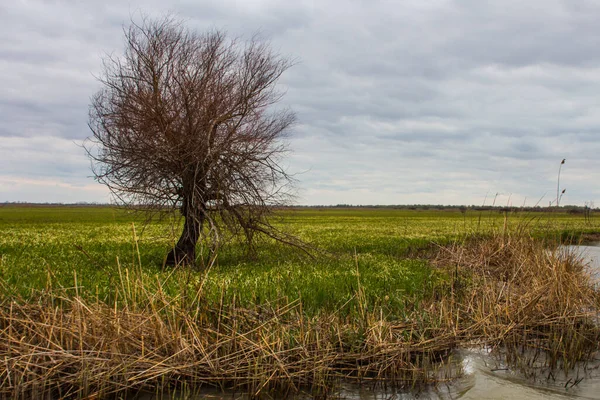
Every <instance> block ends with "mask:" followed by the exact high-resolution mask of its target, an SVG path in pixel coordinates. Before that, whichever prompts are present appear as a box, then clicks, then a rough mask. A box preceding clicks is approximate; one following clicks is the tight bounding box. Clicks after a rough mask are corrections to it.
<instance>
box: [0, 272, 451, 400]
mask: <svg viewBox="0 0 600 400" xmlns="http://www.w3.org/2000/svg"><path fill="white" fill-rule="evenodd" d="M128 276H133V274H128ZM133 279H135V278H133ZM136 283H139V282H135V281H127V282H123V285H122V287H123V288H127V287H135V286H136ZM137 287H138V288H139V286H137ZM117 298H118V300H115V303H114V304H112V305H109V304H106V303H103V302H89V301H87V300H85V299H83V298H81V297H78V296H65V295H64V294H63V293H60V291H54V290H48V291H44V292H42V293H39V295H38V297H37V298H36V299H35V300H33V299H28V300H27V301H20V300H19V299H13V300H9V299H7V298H5V299H3V301H2V303H1V304H0V354H2V355H3V363H2V365H1V367H0V397H2V398H11V399H28V398H107V397H110V396H113V395H117V394H118V395H122V393H125V392H127V393H133V392H135V391H139V390H151V391H163V390H172V389H177V388H180V387H188V388H189V387H192V388H195V389H201V388H202V387H205V386H210V387H217V388H220V389H224V390H226V389H227V390H234V391H238V392H243V393H246V394H247V395H249V396H250V397H252V398H258V397H261V396H262V395H265V394H268V395H271V396H273V395H275V396H278V397H282V396H285V395H287V394H291V393H298V392H299V391H304V390H307V391H308V392H309V393H312V394H313V395H314V396H324V395H326V394H327V393H328V392H329V391H330V390H331V387H332V385H335V382H337V381H340V380H344V381H354V382H370V383H373V382H386V383H387V384H390V385H393V386H395V387H416V386H420V385H424V384H429V383H433V382H435V381H437V380H438V379H439V375H438V374H437V373H436V370H437V369H438V368H440V366H439V365H440V361H441V360H442V359H443V358H444V356H445V355H446V354H447V353H448V351H449V350H450V349H452V348H454V346H455V345H456V342H455V334H454V332H453V331H451V330H448V329H445V328H444V327H443V326H441V325H442V324H439V323H438V324H437V325H440V326H441V327H438V328H435V329H434V328H432V327H431V326H429V325H427V326H425V325H423V324H421V323H420V322H419V321H420V319H419V318H414V319H412V320H407V321H404V322H398V321H395V322H390V321H386V320H385V318H384V317H383V316H382V314H381V313H374V312H365V313H364V314H362V315H361V318H359V319H355V320H348V318H347V317H343V318H342V317H341V316H340V315H336V314H335V313H323V314H320V315H316V316H312V317H309V316H307V315H306V314H305V313H304V312H303V310H302V303H301V301H300V300H296V301H291V302H290V301H288V300H287V299H280V300H279V301H277V302H275V303H272V304H268V305H262V306H256V307H253V308H250V309H248V308H243V307H239V306H237V305H236V303H235V300H234V301H233V302H231V303H223V302H221V304H216V305H212V306H211V305H208V304H206V302H204V301H203V298H202V296H201V294H200V293H198V294H197V295H196V296H193V300H190V299H183V298H172V297H168V296H166V295H165V294H164V293H163V292H161V291H157V292H154V293H151V292H146V293H145V297H143V298H142V297H140V293H139V292H138V293H136V299H135V301H133V298H132V296H131V293H129V292H127V291H125V292H119V295H118V296H117ZM140 300H141V301H140ZM354 301H362V300H361V298H360V294H357V295H356V296H355V298H354ZM363 309H366V307H363ZM429 322H430V321H428V323H429Z"/></svg>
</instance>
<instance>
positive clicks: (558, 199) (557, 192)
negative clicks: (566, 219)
mask: <svg viewBox="0 0 600 400" xmlns="http://www.w3.org/2000/svg"><path fill="white" fill-rule="evenodd" d="M566 160H567V159H566V158H563V159H562V161H561V162H560V165H559V166H558V181H557V183H556V208H558V206H559V202H560V197H559V193H560V170H561V169H562V166H563V164H564V163H565V161H566Z"/></svg>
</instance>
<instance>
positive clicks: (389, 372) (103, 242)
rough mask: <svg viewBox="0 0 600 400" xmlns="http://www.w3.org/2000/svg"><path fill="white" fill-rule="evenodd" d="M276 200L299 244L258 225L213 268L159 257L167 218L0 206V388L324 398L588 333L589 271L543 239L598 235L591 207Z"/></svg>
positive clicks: (570, 347)
mask: <svg viewBox="0 0 600 400" xmlns="http://www.w3.org/2000/svg"><path fill="white" fill-rule="evenodd" d="M274 217H275V220H274V222H275V224H276V225H277V227H278V228H280V229H282V230H285V231H287V232H289V233H292V234H295V235H297V236H298V237H300V238H301V239H302V240H304V241H305V242H306V243H309V244H310V245H311V246H312V248H313V250H312V251H311V253H312V255H313V256H312V257H310V256H308V255H306V254H304V253H303V252H301V251H299V250H296V249H293V248H290V247H285V246H283V245H281V244H278V243H276V242H273V241H269V240H264V241H263V242H262V243H259V246H258V253H257V254H256V255H255V256H254V257H253V258H252V259H249V258H248V257H247V254H246V251H245V249H244V247H243V246H242V245H241V243H240V242H239V241H236V239H235V238H233V239H232V241H231V242H230V243H229V244H228V245H226V246H223V247H222V248H221V249H220V251H219V253H218V258H217V260H216V262H215V263H214V265H212V267H211V268H209V269H204V270H202V269H200V268H198V269H192V268H177V269H172V268H168V267H167V268H163V260H164V258H165V255H166V254H167V252H168V250H169V249H170V247H171V246H173V243H174V241H175V240H176V239H177V237H178V234H179V231H180V225H179V224H178V223H172V222H169V221H168V220H163V221H152V222H150V223H144V220H143V219H142V218H141V217H140V216H136V215H132V214H129V213H127V212H125V211H123V210H117V209H114V208H110V207H66V206H65V207H48V206H46V207H42V206H29V207H25V206H21V207H14V206H3V207H0V290H1V292H0V357H1V358H2V359H3V360H4V363H3V367H1V368H0V397H2V398H16V399H19V398H23V399H28V398H42V397H43V398H113V397H114V395H118V396H125V397H126V396H127V393H133V394H135V393H136V392H137V391H138V390H150V391H156V392H157V393H161V392H162V391H163V390H167V393H168V390H171V389H173V388H189V389H190V390H192V391H196V390H201V388H202V387H203V385H208V386H213V387H218V388H220V389H222V390H227V389H234V390H236V391H238V392H239V391H242V392H244V393H247V394H248V395H249V396H250V397H252V398H260V397H261V396H262V395H266V396H267V398H280V397H282V396H284V395H285V394H294V393H298V392H299V391H304V392H307V393H310V394H311V395H314V397H315V398H326V397H327V396H328V394H332V393H333V396H335V392H332V391H331V387H332V386H335V385H336V382H339V381H340V380H345V381H347V380H350V381H352V382H359V383H360V382H363V381H364V379H368V380H371V381H373V382H376V381H379V382H386V385H388V384H389V385H390V387H398V388H415V387H421V386H422V385H428V384H435V383H438V382H439V380H440V379H442V380H445V379H448V378H453V377H456V375H457V374H460V369H456V368H452V367H450V370H448V371H447V372H439V371H440V369H443V368H445V365H450V364H449V363H450V362H451V357H449V356H450V355H451V354H452V351H453V350H454V349H456V348H457V347H460V346H462V345H465V344H466V345H468V346H472V345H473V343H481V344H482V345H485V346H488V348H492V347H493V348H496V349H503V350H502V351H503V354H504V357H505V359H506V360H508V362H509V364H510V366H511V368H514V369H515V370H519V369H520V370H522V371H524V372H525V374H526V375H527V376H536V375H540V376H550V373H549V372H548V371H550V372H552V371H555V370H557V369H560V370H563V371H565V374H568V372H569V371H570V370H572V369H573V367H574V366H575V365H578V364H577V363H579V362H582V361H583V362H586V361H587V360H589V359H590V358H591V357H593V354H595V352H596V351H598V350H599V343H600V328H599V327H598V325H597V323H594V322H592V321H596V319H597V315H598V309H600V293H598V290H597V285H596V284H595V283H594V281H592V280H591V277H590V275H589V274H588V272H587V269H586V267H585V265H584V263H582V261H581V258H580V257H579V256H578V255H577V254H575V253H564V252H562V251H560V250H559V249H558V247H557V243H558V242H559V241H560V240H565V239H568V238H571V239H574V240H578V238H581V237H584V236H582V234H585V233H588V234H592V233H593V234H596V235H595V237H597V233H598V232H600V226H599V224H598V223H597V222H596V220H595V219H593V218H592V219H591V221H590V220H588V221H586V220H585V219H584V218H583V216H582V215H581V214H568V213H566V212H557V211H555V212H545V213H542V212H535V213H525V212H504V211H499V210H494V211H489V210H488V211H475V210H467V211H466V212H464V213H462V212H460V211H459V210H421V211H419V210H397V209H383V208H380V209H337V208H327V209H312V208H310V209H309V208H301V209H297V210H281V211H278V212H277V213H276V214H275V216H274ZM590 236H594V235H590ZM540 239H543V240H540ZM205 247H206V246H205ZM200 253H202V244H200ZM204 253H206V251H204ZM524 348H527V349H528V352H527V353H523V349H524ZM540 352H543V353H544V354H545V356H544V359H545V360H546V362H545V364H544V365H542V366H540V367H538V366H537V365H538V364H536V363H535V360H536V359H537V357H538V354H540ZM523 354H530V355H532V356H533V358H532V359H530V358H527V357H524V356H523ZM565 376H566V375H565ZM111 396H112V397H111ZM191 398H193V397H191Z"/></svg>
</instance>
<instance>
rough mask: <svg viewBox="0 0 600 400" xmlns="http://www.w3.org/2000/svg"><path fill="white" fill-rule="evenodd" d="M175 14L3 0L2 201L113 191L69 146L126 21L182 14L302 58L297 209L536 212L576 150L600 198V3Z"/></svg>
mask: <svg viewBox="0 0 600 400" xmlns="http://www.w3.org/2000/svg"><path fill="white" fill-rule="evenodd" d="M168 7H169V8H165V6H164V5H163V3H162V2H160V1H158V0H149V1H132V2H130V3H122V2H118V1H116V0H106V1H102V2H75V1H67V0H64V1H61V0H52V1H50V0H48V1H43V0H38V1H31V2H6V3H4V4H0V86H1V87H2V88H3V90H2V91H0V120H1V121H2V124H1V125H0V201H3V200H29V201H45V200H44V197H46V198H55V199H61V198H62V199H63V200H62V201H76V200H83V199H85V200H88V201H89V200H90V199H92V198H94V196H96V197H98V198H99V199H100V200H102V199H105V198H106V192H105V191H103V190H104V189H103V188H102V187H101V186H98V185H96V186H94V185H95V184H94V182H93V181H92V180H91V179H89V178H88V176H89V175H90V172H89V162H88V160H87V159H86V158H85V156H84V155H83V151H82V149H81V148H80V147H78V146H77V145H75V144H74V142H76V143H80V142H81V141H82V140H83V139H85V137H86V136H88V135H89V132H88V129H87V126H86V122H87V107H88V102H89V98H90V96H91V95H92V94H93V93H94V92H95V91H96V90H98V88H99V85H98V83H97V81H96V80H95V78H94V75H95V74H98V73H99V71H100V69H101V61H100V60H101V57H102V55H103V54H106V53H114V54H119V52H121V51H122V48H123V44H122V25H123V24H127V23H128V22H129V20H130V18H132V17H133V18H134V19H135V18H139V13H140V12H145V13H147V14H149V15H151V16H152V15H161V14H164V13H166V12H169V11H171V12H174V13H177V14H179V15H180V16H182V17H183V18H185V19H186V20H187V24H188V26H190V27H191V28H193V29H198V30H205V29H210V28H214V27H217V28H223V29H226V30H227V31H228V32H229V33H230V34H231V35H233V36H244V37H248V36H250V35H252V34H253V33H256V32H261V34H262V35H263V36H265V37H269V38H270V40H271V42H272V45H273V47H275V48H276V49H277V50H278V51H280V52H281V53H282V54H284V55H289V56H290V57H293V58H294V59H297V60H298V63H297V65H295V66H294V67H293V68H292V69H290V70H289V71H288V72H287V73H286V74H285V75H284V77H283V81H282V88H283V89H284V90H285V91H286V92H287V93H286V96H285V97H284V99H283V101H282V106H289V107H291V108H292V109H294V110H295V111H296V112H297V114H298V119H299V124H298V125H297V126H296V129H295V131H294V135H293V136H292V138H291V140H290V147H291V148H292V150H293V154H292V155H291V156H290V158H289V159H288V160H287V161H286V163H287V165H288V167H289V170H290V172H299V173H298V175H297V178H298V179H299V188H298V189H299V194H300V201H301V202H302V203H305V204H328V203H334V204H335V203H356V204H359V203H363V204H367V203H379V204H390V203H455V204H458V203H481V202H482V201H483V200H484V198H485V197H486V195H488V194H489V193H492V194H495V193H502V195H501V197H502V196H504V197H503V198H502V201H511V202H513V203H514V204H521V203H522V202H523V201H524V200H525V198H527V199H528V200H527V202H528V203H529V204H531V203H535V202H537V201H538V199H539V198H541V197H542V196H544V193H552V192H553V191H554V190H555V186H554V185H555V179H556V173H557V171H556V170H557V167H558V163H559V162H560V160H561V159H562V158H564V157H566V158H567V164H566V165H565V166H564V170H563V178H562V182H563V183H564V185H565V187H567V189H568V190H567V195H566V197H565V198H564V200H563V203H564V202H566V203H579V204H582V203H583V202H584V201H589V200H594V199H598V198H599V197H600V189H596V188H595V187H594V186H593V185H590V182H595V181H597V179H598V178H600V161H599V160H598V157H597V154H599V153H600V144H599V143H598V141H597V137H598V136H597V135H598V132H599V130H600V111H599V108H598V104H597V103H598V101H597V94H598V93H600V51H598V49H600V27H599V26H598V24H597V20H598V17H600V4H598V3H597V2H594V1H585V0H562V1H560V0H550V1H548V0H534V1H528V2H526V3H523V2H522V1H517V0H506V1H502V2H494V1H481V0H467V1H451V0H432V1H426V2H424V1H417V0H413V1H405V2H401V3H398V2H396V1H391V0H389V1H384V0H377V1H358V0H356V1H341V0H339V1H330V2H309V1H295V2H288V1H277V0H252V1H244V2H236V1H233V0H226V1H222V2H212V1H192V0H181V1H176V2H174V3H172V5H169V6H168ZM19 182H20V183H19ZM24 182H26V183H24ZM47 182H55V183H56V184H54V185H48V184H45V183H47ZM61 185H62V186H61ZM19 196H20V197H19ZM61 196H63V197H61ZM74 196H78V197H80V198H74ZM547 197H550V198H551V197H552V196H551V195H547ZM533 199H535V200H533ZM544 201H547V199H546V200H544ZM530 202H531V203H530ZM543 204H546V203H543Z"/></svg>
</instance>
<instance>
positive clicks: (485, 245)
mask: <svg viewBox="0 0 600 400" xmlns="http://www.w3.org/2000/svg"><path fill="white" fill-rule="evenodd" d="M435 263H436V264H438V265H440V266H444V268H448V269H449V271H451V273H452V275H453V279H452V284H451V287H450V288H449V290H448V291H449V292H450V295H449V296H447V297H446V298H445V303H446V306H447V307H448V308H451V309H452V312H451V314H452V315H454V318H456V320H457V321H459V322H458V324H459V325H460V326H461V327H463V329H464V331H465V333H466V337H465V339H467V340H476V341H479V342H481V343H484V344H486V345H488V346H491V347H493V348H496V349H499V350H501V351H502V354H503V356H505V357H506V361H507V362H508V363H509V365H511V366H512V367H515V368H518V369H520V370H521V371H522V372H525V373H526V374H528V375H532V376H535V375H537V374H538V373H539V372H540V371H545V374H547V375H546V376H552V371H555V370H557V369H561V370H563V371H565V372H568V371H569V370H570V369H572V368H573V367H575V365H576V364H577V363H578V362H580V361H586V360H589V359H590V358H591V357H592V355H593V353H594V352H596V351H597V350H598V349H599V343H600V326H599V324H598V309H599V305H600V296H599V293H598V290H597V289H596V284H595V282H594V281H593V279H592V277H591V274H590V271H589V270H588V268H587V267H586V265H585V261H584V260H583V259H582V257H581V255H580V254H578V253H577V252H576V251H574V250H567V249H566V248H561V247H558V246H557V245H556V244H550V243H545V242H544V241H540V240H539V239H534V238H532V237H530V236H528V235H526V234H523V233H519V234H514V235H511V234H508V233H506V232H505V233H502V234H498V235H495V236H493V237H490V238H485V239H481V238H480V239H473V240H467V241H466V242H465V243H462V244H461V245H454V246H450V247H447V248H444V249H443V250H442V251H440V252H439V253H438V255H437V258H436V260H435Z"/></svg>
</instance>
